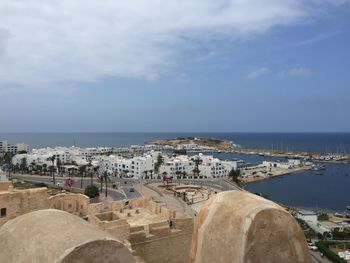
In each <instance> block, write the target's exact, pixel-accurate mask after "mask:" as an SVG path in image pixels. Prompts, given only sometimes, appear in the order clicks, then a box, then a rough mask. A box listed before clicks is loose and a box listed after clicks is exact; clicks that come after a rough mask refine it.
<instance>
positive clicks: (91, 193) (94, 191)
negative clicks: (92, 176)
mask: <svg viewBox="0 0 350 263" xmlns="http://www.w3.org/2000/svg"><path fill="white" fill-rule="evenodd" d="M84 194H85V195H87V196H88V197H89V198H95V197H97V196H99V195H100V193H99V190H98V188H97V186H95V185H88V186H87V187H86V188H85V192H84Z"/></svg>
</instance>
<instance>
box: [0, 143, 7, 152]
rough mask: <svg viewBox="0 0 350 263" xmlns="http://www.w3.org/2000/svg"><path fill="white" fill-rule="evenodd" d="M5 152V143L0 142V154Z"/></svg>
mask: <svg viewBox="0 0 350 263" xmlns="http://www.w3.org/2000/svg"><path fill="white" fill-rule="evenodd" d="M5 152H7V141H0V154H2V153H5Z"/></svg>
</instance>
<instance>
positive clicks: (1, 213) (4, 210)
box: [0, 208, 6, 218]
mask: <svg viewBox="0 0 350 263" xmlns="http://www.w3.org/2000/svg"><path fill="white" fill-rule="evenodd" d="M2 217H6V208H1V210H0V218H2Z"/></svg>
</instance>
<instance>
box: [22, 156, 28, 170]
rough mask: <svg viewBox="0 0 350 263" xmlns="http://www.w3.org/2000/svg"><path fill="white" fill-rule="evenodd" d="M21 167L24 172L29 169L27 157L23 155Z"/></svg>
mask: <svg viewBox="0 0 350 263" xmlns="http://www.w3.org/2000/svg"><path fill="white" fill-rule="evenodd" d="M20 169H21V172H22V174H24V172H25V171H26V170H27V169H28V167H27V158H26V157H23V158H22V159H21V164H20Z"/></svg>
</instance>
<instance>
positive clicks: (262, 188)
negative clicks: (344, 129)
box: [245, 164, 350, 212]
mask: <svg viewBox="0 0 350 263" xmlns="http://www.w3.org/2000/svg"><path fill="white" fill-rule="evenodd" d="M322 172H323V175H316V173H315V172H314V171H306V172H301V173H296V174H291V175H285V176H282V177H275V178H271V179H269V180H265V181H259V182H255V183H251V184H248V185H246V186H245V189H246V190H248V191H250V192H253V193H262V194H264V195H267V196H268V198H269V199H271V200H273V201H276V202H280V203H282V204H286V205H291V206H296V207H303V208H308V209H312V210H329V211H337V212H344V210H345V208H346V206H348V205H350V165H348V164H346V165H345V164H327V165H326V170H325V171H322Z"/></svg>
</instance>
